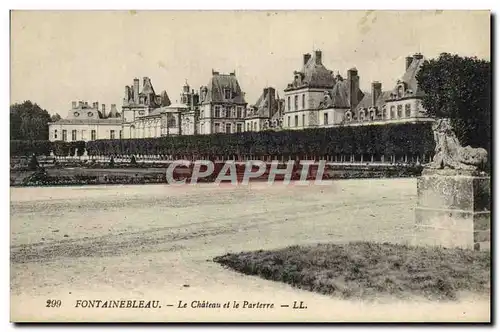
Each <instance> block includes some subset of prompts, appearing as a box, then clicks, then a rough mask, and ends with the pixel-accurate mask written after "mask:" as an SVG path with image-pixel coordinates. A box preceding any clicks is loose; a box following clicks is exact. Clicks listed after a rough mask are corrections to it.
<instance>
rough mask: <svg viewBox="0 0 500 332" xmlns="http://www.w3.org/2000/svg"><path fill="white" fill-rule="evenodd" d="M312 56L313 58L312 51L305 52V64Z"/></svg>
mask: <svg viewBox="0 0 500 332" xmlns="http://www.w3.org/2000/svg"><path fill="white" fill-rule="evenodd" d="M310 58H311V53H306V54H304V65H305V64H306V63H307V61H309V59H310Z"/></svg>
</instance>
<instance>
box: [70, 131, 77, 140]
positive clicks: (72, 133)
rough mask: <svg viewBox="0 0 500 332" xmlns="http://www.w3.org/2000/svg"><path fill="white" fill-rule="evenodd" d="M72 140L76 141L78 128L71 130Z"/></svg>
mask: <svg viewBox="0 0 500 332" xmlns="http://www.w3.org/2000/svg"><path fill="white" fill-rule="evenodd" d="M71 140H72V141H76V130H72V131H71Z"/></svg>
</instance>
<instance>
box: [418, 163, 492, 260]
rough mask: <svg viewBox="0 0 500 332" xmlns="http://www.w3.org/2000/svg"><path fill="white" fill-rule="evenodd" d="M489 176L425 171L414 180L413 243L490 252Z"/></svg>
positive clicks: (477, 173) (470, 172)
mask: <svg viewBox="0 0 500 332" xmlns="http://www.w3.org/2000/svg"><path fill="white" fill-rule="evenodd" d="M490 188H491V186H490V177H489V176H487V175H486V174H484V173H479V172H475V171H474V172H473V171H456V170H436V169H425V170H424V171H423V172H422V176H421V177H419V178H418V179H417V192H418V197H417V207H416V208H415V221H416V227H415V237H414V240H415V244H416V245H438V246H443V247H460V248H464V249H474V250H490V221H491V216H490V210H491V208H490V206H491V199H490Z"/></svg>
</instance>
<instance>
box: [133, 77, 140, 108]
mask: <svg viewBox="0 0 500 332" xmlns="http://www.w3.org/2000/svg"><path fill="white" fill-rule="evenodd" d="M133 89H134V104H139V79H138V78H134V86H133Z"/></svg>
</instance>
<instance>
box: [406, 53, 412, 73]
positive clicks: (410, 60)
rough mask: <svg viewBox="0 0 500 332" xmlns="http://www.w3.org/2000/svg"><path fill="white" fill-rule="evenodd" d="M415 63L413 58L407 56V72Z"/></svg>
mask: <svg viewBox="0 0 500 332" xmlns="http://www.w3.org/2000/svg"><path fill="white" fill-rule="evenodd" d="M412 62H413V57H412V56H407V57H406V65H405V70H408V68H409V67H410V65H411V63H412Z"/></svg>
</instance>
